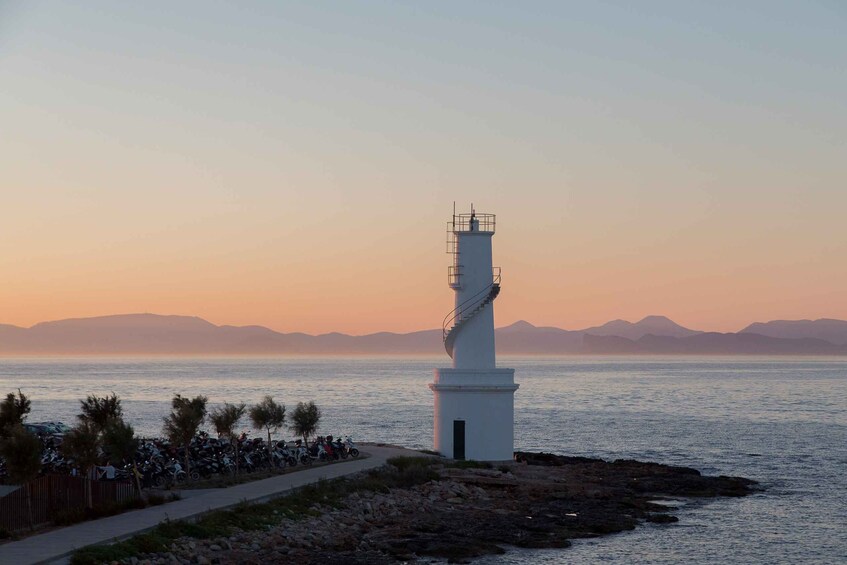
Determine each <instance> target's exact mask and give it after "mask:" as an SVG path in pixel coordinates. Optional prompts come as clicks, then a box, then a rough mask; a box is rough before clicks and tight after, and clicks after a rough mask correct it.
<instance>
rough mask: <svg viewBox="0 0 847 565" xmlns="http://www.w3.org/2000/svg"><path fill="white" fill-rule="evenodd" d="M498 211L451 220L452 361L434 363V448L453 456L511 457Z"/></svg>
mask: <svg viewBox="0 0 847 565" xmlns="http://www.w3.org/2000/svg"><path fill="white" fill-rule="evenodd" d="M495 224H496V218H495V216H494V214H479V213H477V212H476V211H474V210H473V207H471V212H470V213H469V214H458V215H457V214H455V213H454V214H453V220H452V221H451V222H448V224H447V253H449V254H450V255H451V257H452V261H451V264H450V266H449V267H448V268H447V284H448V285H449V286H450V288H452V289H453V292H454V294H455V308H454V309H453V310H452V311H451V312H450V313H449V314H447V316H446V317H445V318H444V323H443V326H442V329H443V338H444V348H445V349H446V350H447V354H448V355H449V356H450V357H451V358H452V359H453V366H452V367H450V368H443V369H435V379H434V382H432V383H431V384H430V385H429V388H430V389H431V390H432V392H433V395H434V411H433V415H434V422H433V432H434V433H433V436H434V437H433V442H434V445H435V450H436V451H438V452H439V453H441V454H442V455H444V456H446V457H451V458H453V459H475V460H478V461H505V460H511V459H512V455H513V451H514V419H515V418H514V412H515V410H514V395H515V391H516V390H517V389H518V385H516V384H515V370H514V369H500V368H497V364H496V354H495V346H494V300H495V299H496V298H497V296H498V295H499V294H500V269H499V268H495V267H494V266H493V261H492V254H491V240H492V237H493V236H494V229H495Z"/></svg>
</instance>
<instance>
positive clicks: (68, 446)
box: [62, 420, 101, 508]
mask: <svg viewBox="0 0 847 565" xmlns="http://www.w3.org/2000/svg"><path fill="white" fill-rule="evenodd" d="M100 446H101V437H100V430H98V429H97V427H96V426H95V425H94V424H93V423H92V422H90V421H88V420H81V421H80V422H78V423H77V425H76V426H74V427H73V428H71V431H69V432H68V433H66V434H65V436H64V437H63V438H62V453H63V454H64V455H65V456H66V457H68V458H70V459H73V460H74V462H75V464H76V466H77V468H78V469H79V470H80V471H82V475H83V477H84V478H85V479H86V481H85V502H86V505H87V506H88V507H89V508H91V507H92V506H93V503H92V500H91V484H90V483H91V481H90V480H89V479H90V478H91V470H92V469H93V468H94V466H95V465H97V462H98V460H99V459H100Z"/></svg>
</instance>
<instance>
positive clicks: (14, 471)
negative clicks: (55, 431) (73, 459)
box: [0, 391, 44, 529]
mask: <svg viewBox="0 0 847 565" xmlns="http://www.w3.org/2000/svg"><path fill="white" fill-rule="evenodd" d="M18 394H20V391H18ZM9 396H10V397H11V396H13V395H11V394H10V395H9ZM21 396H23V395H21ZM43 449H44V446H43V445H41V440H40V439H38V437H37V436H36V435H35V434H31V433H29V432H28V431H26V429H24V427H23V426H22V425H20V424H17V425H15V426H13V427H11V428H9V429H8V435H7V437H6V438H5V439H4V440H3V441H2V442H0V456H2V457H3V459H5V460H6V471H7V472H8V473H9V479H10V480H11V481H12V482H13V483H16V484H20V485H22V486H23V488H24V489H25V492H26V505H27V509H28V510H29V527H30V529H33V528H34V527H35V524H33V519H32V485H30V481H32V480H34V479H35V478H36V477H37V476H38V473H39V472H40V471H41V451H42V450H43Z"/></svg>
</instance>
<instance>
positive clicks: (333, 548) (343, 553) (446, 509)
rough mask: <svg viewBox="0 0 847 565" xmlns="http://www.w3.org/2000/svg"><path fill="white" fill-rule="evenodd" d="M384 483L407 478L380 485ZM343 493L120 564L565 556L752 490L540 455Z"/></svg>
mask: <svg viewBox="0 0 847 565" xmlns="http://www.w3.org/2000/svg"><path fill="white" fill-rule="evenodd" d="M380 473H383V474H385V473H389V474H390V473H393V474H394V475H396V477H406V478H405V479H397V478H396V477H395V478H393V479H392V480H390V481H384V480H383V478H381V476H380ZM385 476H388V475H385ZM346 481H348V482H349V485H353V488H350V489H348V490H346V489H345V487H344V481H342V482H341V483H337V482H336V483H335V484H333V485H325V486H324V487H323V488H326V489H327V492H328V493H332V495H331V496H330V495H327V496H326V497H324V498H323V499H322V498H321V497H320V496H318V497H317V501H315V502H312V503H310V505H309V506H308V508H307V510H306V511H305V512H304V513H303V514H302V515H291V514H289V513H288V511H287V510H284V509H283V508H282V506H280V509H279V510H275V509H274V510H268V512H272V515H273V516H274V517H276V519H274V520H272V521H270V522H269V523H265V524H264V525H262V527H260V528H258V529H241V528H235V529H234V530H231V531H229V532H228V535H221V536H217V537H207V539H200V538H198V537H180V538H178V539H175V540H173V542H172V543H170V545H169V547H168V551H159V552H155V553H147V554H142V555H138V556H135V557H131V558H127V559H124V560H123V562H125V563H132V565H137V564H147V563H149V564H153V563H157V564H175V565H176V564H179V565H187V564H192V563H197V564H212V563H238V564H242V565H248V564H257V565H258V564H264V563H288V562H291V563H301V564H302V563H314V564H321V565H323V564H325V563H350V564H362V565H364V564H380V563H385V564H389V563H392V564H393V563H397V562H398V561H416V560H427V559H431V558H440V559H447V560H449V561H451V562H467V561H470V560H472V559H473V558H475V557H479V556H482V555H485V554H491V553H503V552H504V551H506V548H507V547H509V546H517V547H525V548H566V547H568V546H569V545H570V544H571V540H572V539H576V538H586V537H596V536H602V535H606V534H612V533H615V532H621V531H624V530H630V529H633V528H635V527H637V526H638V524H639V523H641V522H644V521H649V522H656V523H671V522H675V521H677V518H676V517H675V516H674V515H673V511H674V510H675V509H674V508H673V507H672V506H668V505H667V504H657V503H656V502H655V501H656V500H657V499H662V498H666V499H679V498H683V497H697V498H713V497H719V496H730V497H738V496H745V495H747V494H749V493H751V492H752V490H753V488H755V487H754V485H755V484H756V483H755V481H752V480H749V479H744V478H739V477H725V476H720V477H711V476H703V475H702V474H701V473H700V472H699V471H697V470H696V469H690V468H686V467H674V466H668V465H660V464H656V463H643V462H639V461H632V460H618V461H613V462H607V461H603V460H600V459H589V458H581V457H563V456H557V455H551V454H545V453H541V454H535V453H518V454H517V461H516V462H514V463H509V464H505V465H501V466H499V467H492V466H488V465H480V464H474V463H473V462H459V463H458V464H457V463H455V462H447V461H444V460H441V459H423V458H399V459H398V460H396V461H394V466H393V467H392V468H390V469H388V470H386V471H373V472H370V473H368V474H365V475H362V476H359V477H357V478H354V479H347V480H346ZM406 483H407V484H408V485H409V486H405V484H406ZM398 485H401V486H398ZM321 488H322V487H318V492H320V489H321ZM314 498H315V497H312V499H314ZM280 500H282V499H280ZM270 504H271V505H273V504H274V503H273V502H271V503H270ZM201 537H204V536H201Z"/></svg>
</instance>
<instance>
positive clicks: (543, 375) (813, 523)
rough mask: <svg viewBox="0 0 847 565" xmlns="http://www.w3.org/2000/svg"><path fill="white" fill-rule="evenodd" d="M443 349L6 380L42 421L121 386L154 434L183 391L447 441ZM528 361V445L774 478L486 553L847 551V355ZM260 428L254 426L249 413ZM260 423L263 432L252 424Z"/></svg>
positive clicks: (412, 442) (13, 369)
mask: <svg viewBox="0 0 847 565" xmlns="http://www.w3.org/2000/svg"><path fill="white" fill-rule="evenodd" d="M444 365H445V362H444V360H443V359H441V358H434V357H433V358H319V359H317V358H316V359H307V358H273V359H270V358H261V359H260V358H250V359H245V358H238V359H232V358H221V359H218V358H212V359H210V358H203V359H188V358H155V359H149V358H147V359H117V358H102V359H100V358H98V359H91V358H73V359H0V393H4V394H5V393H6V392H11V391H14V390H16V389H18V388H20V389H21V390H23V392H24V393H25V394H27V395H28V396H29V397H30V398H31V399H32V413H31V415H30V417H29V420H30V421H33V422H37V421H63V422H66V423H73V420H74V417H75V415H76V414H77V412H78V411H79V399H80V398H82V397H84V396H86V395H88V394H98V395H103V394H108V393H111V392H114V393H116V394H118V395H119V396H120V398H121V399H122V401H123V407H124V414H125V417H126V419H127V420H128V421H130V422H131V423H132V424H133V425H134V426H135V427H136V430H137V432H138V433H139V434H142V435H146V436H155V435H159V434H160V433H161V424H162V417H163V416H164V415H165V414H166V413H167V412H168V410H169V402H170V399H171V397H172V396H173V395H174V394H175V393H180V394H182V395H197V394H203V395H206V396H208V398H209V402H210V404H212V405H214V404H216V403H221V402H224V401H227V402H245V403H253V402H256V401H258V400H260V399H261V398H262V396H264V395H266V394H270V395H272V396H273V397H274V398H275V399H276V400H277V401H279V402H283V403H285V404H286V406H288V407H289V410H290V409H291V408H293V407H294V406H295V405H296V404H297V402H299V401H309V400H314V401H315V402H316V403H317V404H318V406H319V407H320V408H321V410H322V413H323V417H322V419H321V426H320V432H321V434H322V435H323V434H333V435H347V434H349V435H351V436H352V437H353V438H354V440H356V441H360V442H388V443H392V444H398V445H403V446H407V447H412V448H432V393H431V392H430V390H429V389H428V387H427V383H429V382H431V381H432V369H433V367H437V366H444ZM498 365H499V366H503V367H513V368H515V369H516V373H515V380H516V381H517V382H518V383H519V384H520V389H519V390H518V391H517V393H516V395H515V447H516V448H517V449H523V450H543V451H548V452H554V453H559V454H565V455H582V456H590V457H602V458H605V459H618V458H635V459H639V460H645V461H656V462H659V463H668V464H673V465H685V466H690V467H694V468H697V469H699V470H700V471H702V472H703V473H708V474H723V475H737V476H743V477H749V478H752V479H755V480H757V481H759V483H760V485H761V491H760V492H757V493H756V494H753V495H752V496H748V497H744V498H738V499H716V500H697V501H680V503H679V510H678V511H677V512H676V514H677V516H678V517H679V519H680V520H679V522H678V523H676V524H671V525H643V526H641V527H639V528H637V529H635V530H633V531H630V532H625V533H621V534H616V535H612V536H605V537H600V538H593V539H590V540H577V541H576V542H575V543H574V545H573V546H572V547H570V548H567V549H555V550H553V549H547V550H523V549H516V548H509V550H508V551H507V553H506V554H504V555H499V556H491V557H486V558H483V559H481V560H479V561H478V563H481V564H485V565H494V564H498V565H503V564H515V565H516V564H528V563H550V564H554V563H555V564H558V563H621V564H623V563H627V564H629V563H635V564H641V563H668V564H670V563H694V564H713V563H761V564H766V563H767V564H775V563H847V359H842V358H784V357H779V358H749V357H743V358H741V357H734V358H691V357H676V358H674V357H670V358H656V357H596V358H595V357H557V358H549V357H535V358H517V357H515V358H509V357H501V358H500V359H498ZM244 428H245V430H248V431H249V427H248V426H247V423H246V422H245V425H244ZM252 433H254V434H255V433H259V432H252Z"/></svg>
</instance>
